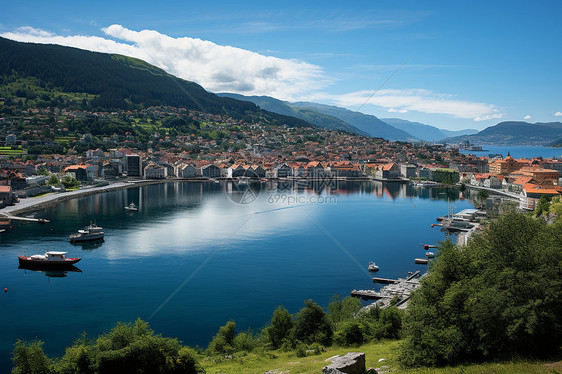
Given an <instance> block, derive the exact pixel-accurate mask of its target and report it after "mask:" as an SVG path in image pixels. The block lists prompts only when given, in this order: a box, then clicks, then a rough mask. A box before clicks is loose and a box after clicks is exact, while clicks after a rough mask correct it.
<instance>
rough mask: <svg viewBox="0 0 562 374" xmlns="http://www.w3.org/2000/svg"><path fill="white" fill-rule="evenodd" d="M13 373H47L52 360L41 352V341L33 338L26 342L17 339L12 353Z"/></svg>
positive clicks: (50, 367) (49, 370)
mask: <svg viewBox="0 0 562 374" xmlns="http://www.w3.org/2000/svg"><path fill="white" fill-rule="evenodd" d="M12 361H13V363H14V368H13V369H12V373H13V374H49V373H51V372H52V370H51V369H52V362H51V360H50V359H49V358H48V357H47V355H46V354H45V352H43V342H42V341H40V340H34V341H32V342H29V343H26V342H24V341H22V340H19V339H18V340H17V341H16V344H15V345H14V351H13V353H12Z"/></svg>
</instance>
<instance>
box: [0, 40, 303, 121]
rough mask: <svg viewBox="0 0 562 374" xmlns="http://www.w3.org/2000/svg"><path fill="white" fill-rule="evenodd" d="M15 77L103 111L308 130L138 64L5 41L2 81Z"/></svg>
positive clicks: (0, 48)
mask: <svg viewBox="0 0 562 374" xmlns="http://www.w3.org/2000/svg"><path fill="white" fill-rule="evenodd" d="M14 75H16V76H18V77H35V78H37V79H38V80H39V81H40V82H41V85H45V86H49V87H55V88H57V89H58V90H61V91H62V92H75V93H87V94H91V95H95V96H96V97H95V99H94V100H93V101H92V105H93V106H95V107H98V108H105V109H126V108H130V107H135V106H141V105H142V106H145V107H147V106H153V105H169V106H176V107H185V108H187V109H191V110H197V111H202V112H208V113H214V114H223V113H225V114H226V113H228V114H229V115H232V116H237V117H240V116H246V115H248V114H251V115H253V116H254V117H256V116H258V117H263V118H264V119H266V120H268V121H271V122H278V123H280V124H281V123H283V124H287V125H290V126H308V125H309V124H308V123H306V122H305V121H302V120H300V119H296V118H293V117H286V116H282V115H279V114H276V113H270V112H267V111H264V110H261V109H259V108H258V107H257V106H256V105H255V104H252V103H249V102H247V101H239V100H235V99H231V98H226V97H219V96H217V95H215V94H213V93H210V92H207V91H206V90H205V89H204V88H203V87H201V86H200V85H198V84H196V83H194V82H189V81H186V80H183V79H180V78H177V77H175V76H173V75H171V74H168V73H166V72H165V71H164V70H162V69H160V68H157V67H155V66H153V65H150V64H148V63H146V62H144V61H142V60H139V59H134V58H130V57H125V56H121V55H112V54H107V53H99V52H90V51H85V50H81V49H77V48H71V47H63V46H59V45H54V44H34V43H20V42H15V41H12V40H9V39H5V38H0V76H1V77H3V78H4V79H5V78H6V77H13V76H14ZM0 83H1V81H0ZM0 87H1V86H0Z"/></svg>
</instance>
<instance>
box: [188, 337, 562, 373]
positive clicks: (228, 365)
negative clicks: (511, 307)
mask: <svg viewBox="0 0 562 374" xmlns="http://www.w3.org/2000/svg"><path fill="white" fill-rule="evenodd" d="M400 344H401V341H396V340H395V341H382V342H375V343H368V344H364V345H362V346H361V347H356V348H341V347H332V348H328V349H327V351H326V352H323V353H322V354H319V355H310V356H307V357H297V356H296V354H295V353H294V352H281V351H266V352H260V351H258V352H252V353H235V354H233V355H232V356H215V357H207V356H204V357H202V358H201V359H200V360H199V363H200V364H201V366H203V368H204V369H205V370H206V372H207V374H214V373H225V374H234V373H239V374H254V373H265V372H267V371H270V370H271V371H272V372H273V373H276V374H281V373H283V374H287V373H290V374H294V373H320V372H321V370H322V368H323V367H324V366H327V365H329V364H330V362H329V361H325V360H326V359H328V358H330V357H333V356H335V355H344V354H346V353H349V352H364V353H365V358H366V369H368V368H370V367H374V368H379V367H381V366H383V365H384V366H388V368H389V371H390V372H392V373H406V374H429V373H436V374H453V373H455V374H457V373H459V374H460V373H463V374H480V373H497V374H508V373H509V374H528V373H549V374H553V373H562V362H557V363H548V362H530V361H515V362H503V363H485V364H473V365H465V366H457V367H444V368H417V369H402V368H400V367H399V365H398V363H397V360H396V357H397V355H398V352H399V346H400ZM379 359H384V361H381V362H379Z"/></svg>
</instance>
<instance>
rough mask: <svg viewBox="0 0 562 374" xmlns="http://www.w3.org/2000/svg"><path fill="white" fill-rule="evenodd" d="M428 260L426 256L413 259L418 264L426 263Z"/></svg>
mask: <svg viewBox="0 0 562 374" xmlns="http://www.w3.org/2000/svg"><path fill="white" fill-rule="evenodd" d="M428 262H429V260H428V259H427V258H415V259H414V263H416V264H418V265H427V263H428Z"/></svg>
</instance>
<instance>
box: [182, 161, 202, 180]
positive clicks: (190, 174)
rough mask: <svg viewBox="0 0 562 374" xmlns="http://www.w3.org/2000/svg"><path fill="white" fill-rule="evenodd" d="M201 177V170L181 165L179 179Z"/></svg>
mask: <svg viewBox="0 0 562 374" xmlns="http://www.w3.org/2000/svg"><path fill="white" fill-rule="evenodd" d="M199 175H200V170H197V168H195V166H193V165H186V164H184V165H181V166H180V167H179V168H178V177H180V178H195V177H198V176H199Z"/></svg>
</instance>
